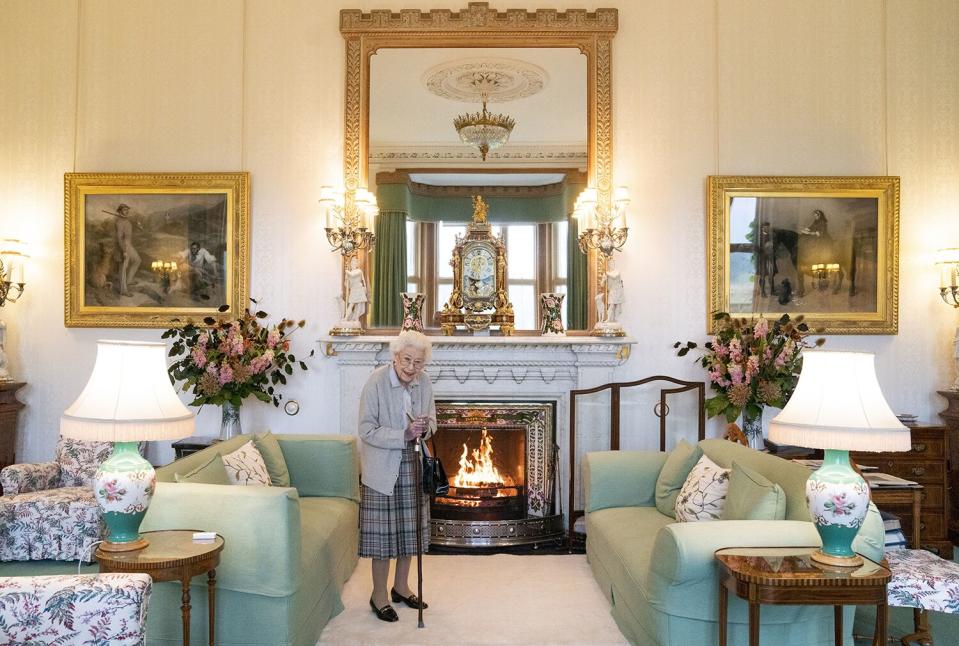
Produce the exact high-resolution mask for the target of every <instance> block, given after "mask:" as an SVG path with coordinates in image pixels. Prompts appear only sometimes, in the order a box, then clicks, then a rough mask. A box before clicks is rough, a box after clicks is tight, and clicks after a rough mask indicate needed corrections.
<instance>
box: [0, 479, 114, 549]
mask: <svg viewBox="0 0 959 646" xmlns="http://www.w3.org/2000/svg"><path fill="white" fill-rule="evenodd" d="M105 531H106V525H105V524H104V522H103V519H102V517H101V514H100V505H98V504H97V501H96V498H94V495H93V489H92V488H91V487H60V488H57V489H48V490H46V491H33V492H29V493H22V494H18V495H16V496H0V561H38V560H42V559H54V560H59V561H74V560H82V561H87V562H89V561H90V560H91V552H92V550H91V549H90V545H92V544H93V543H94V542H96V541H98V540H100V539H102V538H103V537H104V536H105Z"/></svg>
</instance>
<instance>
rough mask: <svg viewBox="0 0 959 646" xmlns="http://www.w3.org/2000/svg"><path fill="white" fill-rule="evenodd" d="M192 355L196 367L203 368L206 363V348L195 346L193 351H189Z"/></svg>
mask: <svg viewBox="0 0 959 646" xmlns="http://www.w3.org/2000/svg"><path fill="white" fill-rule="evenodd" d="M190 355H191V356H192V357H193V363H195V364H196V367H197V368H200V369H201V370H202V369H203V366H205V365H206V350H205V348H204V347H201V346H199V345H198V346H195V347H194V348H193V351H192V352H191V353H190Z"/></svg>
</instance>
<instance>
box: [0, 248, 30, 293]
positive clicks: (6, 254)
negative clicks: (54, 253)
mask: <svg viewBox="0 0 959 646" xmlns="http://www.w3.org/2000/svg"><path fill="white" fill-rule="evenodd" d="M28 258H29V256H28V255H27V254H26V245H25V244H23V242H21V241H20V240H13V239H10V238H5V239H3V240H0V307H3V305H4V303H7V302H10V303H16V302H17V299H19V298H20V296H21V295H22V294H23V288H24V287H26V284H27V283H26V279H25V278H24V265H26V261H27V259H28Z"/></svg>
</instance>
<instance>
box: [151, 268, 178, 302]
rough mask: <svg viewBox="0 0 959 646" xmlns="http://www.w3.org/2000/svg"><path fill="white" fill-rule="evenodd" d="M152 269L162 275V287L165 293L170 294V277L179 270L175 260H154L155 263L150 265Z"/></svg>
mask: <svg viewBox="0 0 959 646" xmlns="http://www.w3.org/2000/svg"><path fill="white" fill-rule="evenodd" d="M150 269H152V270H153V273H155V274H156V275H157V276H159V277H160V288H161V289H163V293H164V294H169V293H170V284H171V280H170V278H171V276H173V274H175V273H176V271H177V266H176V263H175V262H173V261H163V260H154V261H153V264H151V265H150Z"/></svg>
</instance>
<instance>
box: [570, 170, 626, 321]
mask: <svg viewBox="0 0 959 646" xmlns="http://www.w3.org/2000/svg"><path fill="white" fill-rule="evenodd" d="M628 207H629V190H627V188H626V187H625V186H619V187H617V188H616V190H614V191H613V194H612V196H611V199H610V201H609V202H606V203H602V202H600V201H599V199H598V193H597V191H596V189H595V188H587V189H585V190H583V192H582V193H580V194H579V197H577V198H576V203H575V205H574V206H573V217H574V218H576V220H577V221H578V222H579V225H580V228H581V229H582V232H581V233H580V234H579V249H580V251H582V252H583V253H584V254H586V255H587V256H588V255H589V252H590V250H596V251H598V252H599V256H598V263H599V266H598V268H597V269H598V271H597V275H598V276H599V286H600V290H601V291H600V292H599V293H598V294H596V297H595V298H596V326H595V327H594V328H593V335H595V336H626V332H625V331H624V330H623V326H622V325H620V323H619V321H618V319H619V315H620V314H621V313H622V309H623V301H624V300H625V293H624V291H623V279H622V276H620V273H619V272H618V271H616V270H615V269H613V267H612V262H613V252H614V251H622V250H623V245H624V244H626V238H627V236H628V235H629V229H628V228H627V226H626V209H627V208H628Z"/></svg>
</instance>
